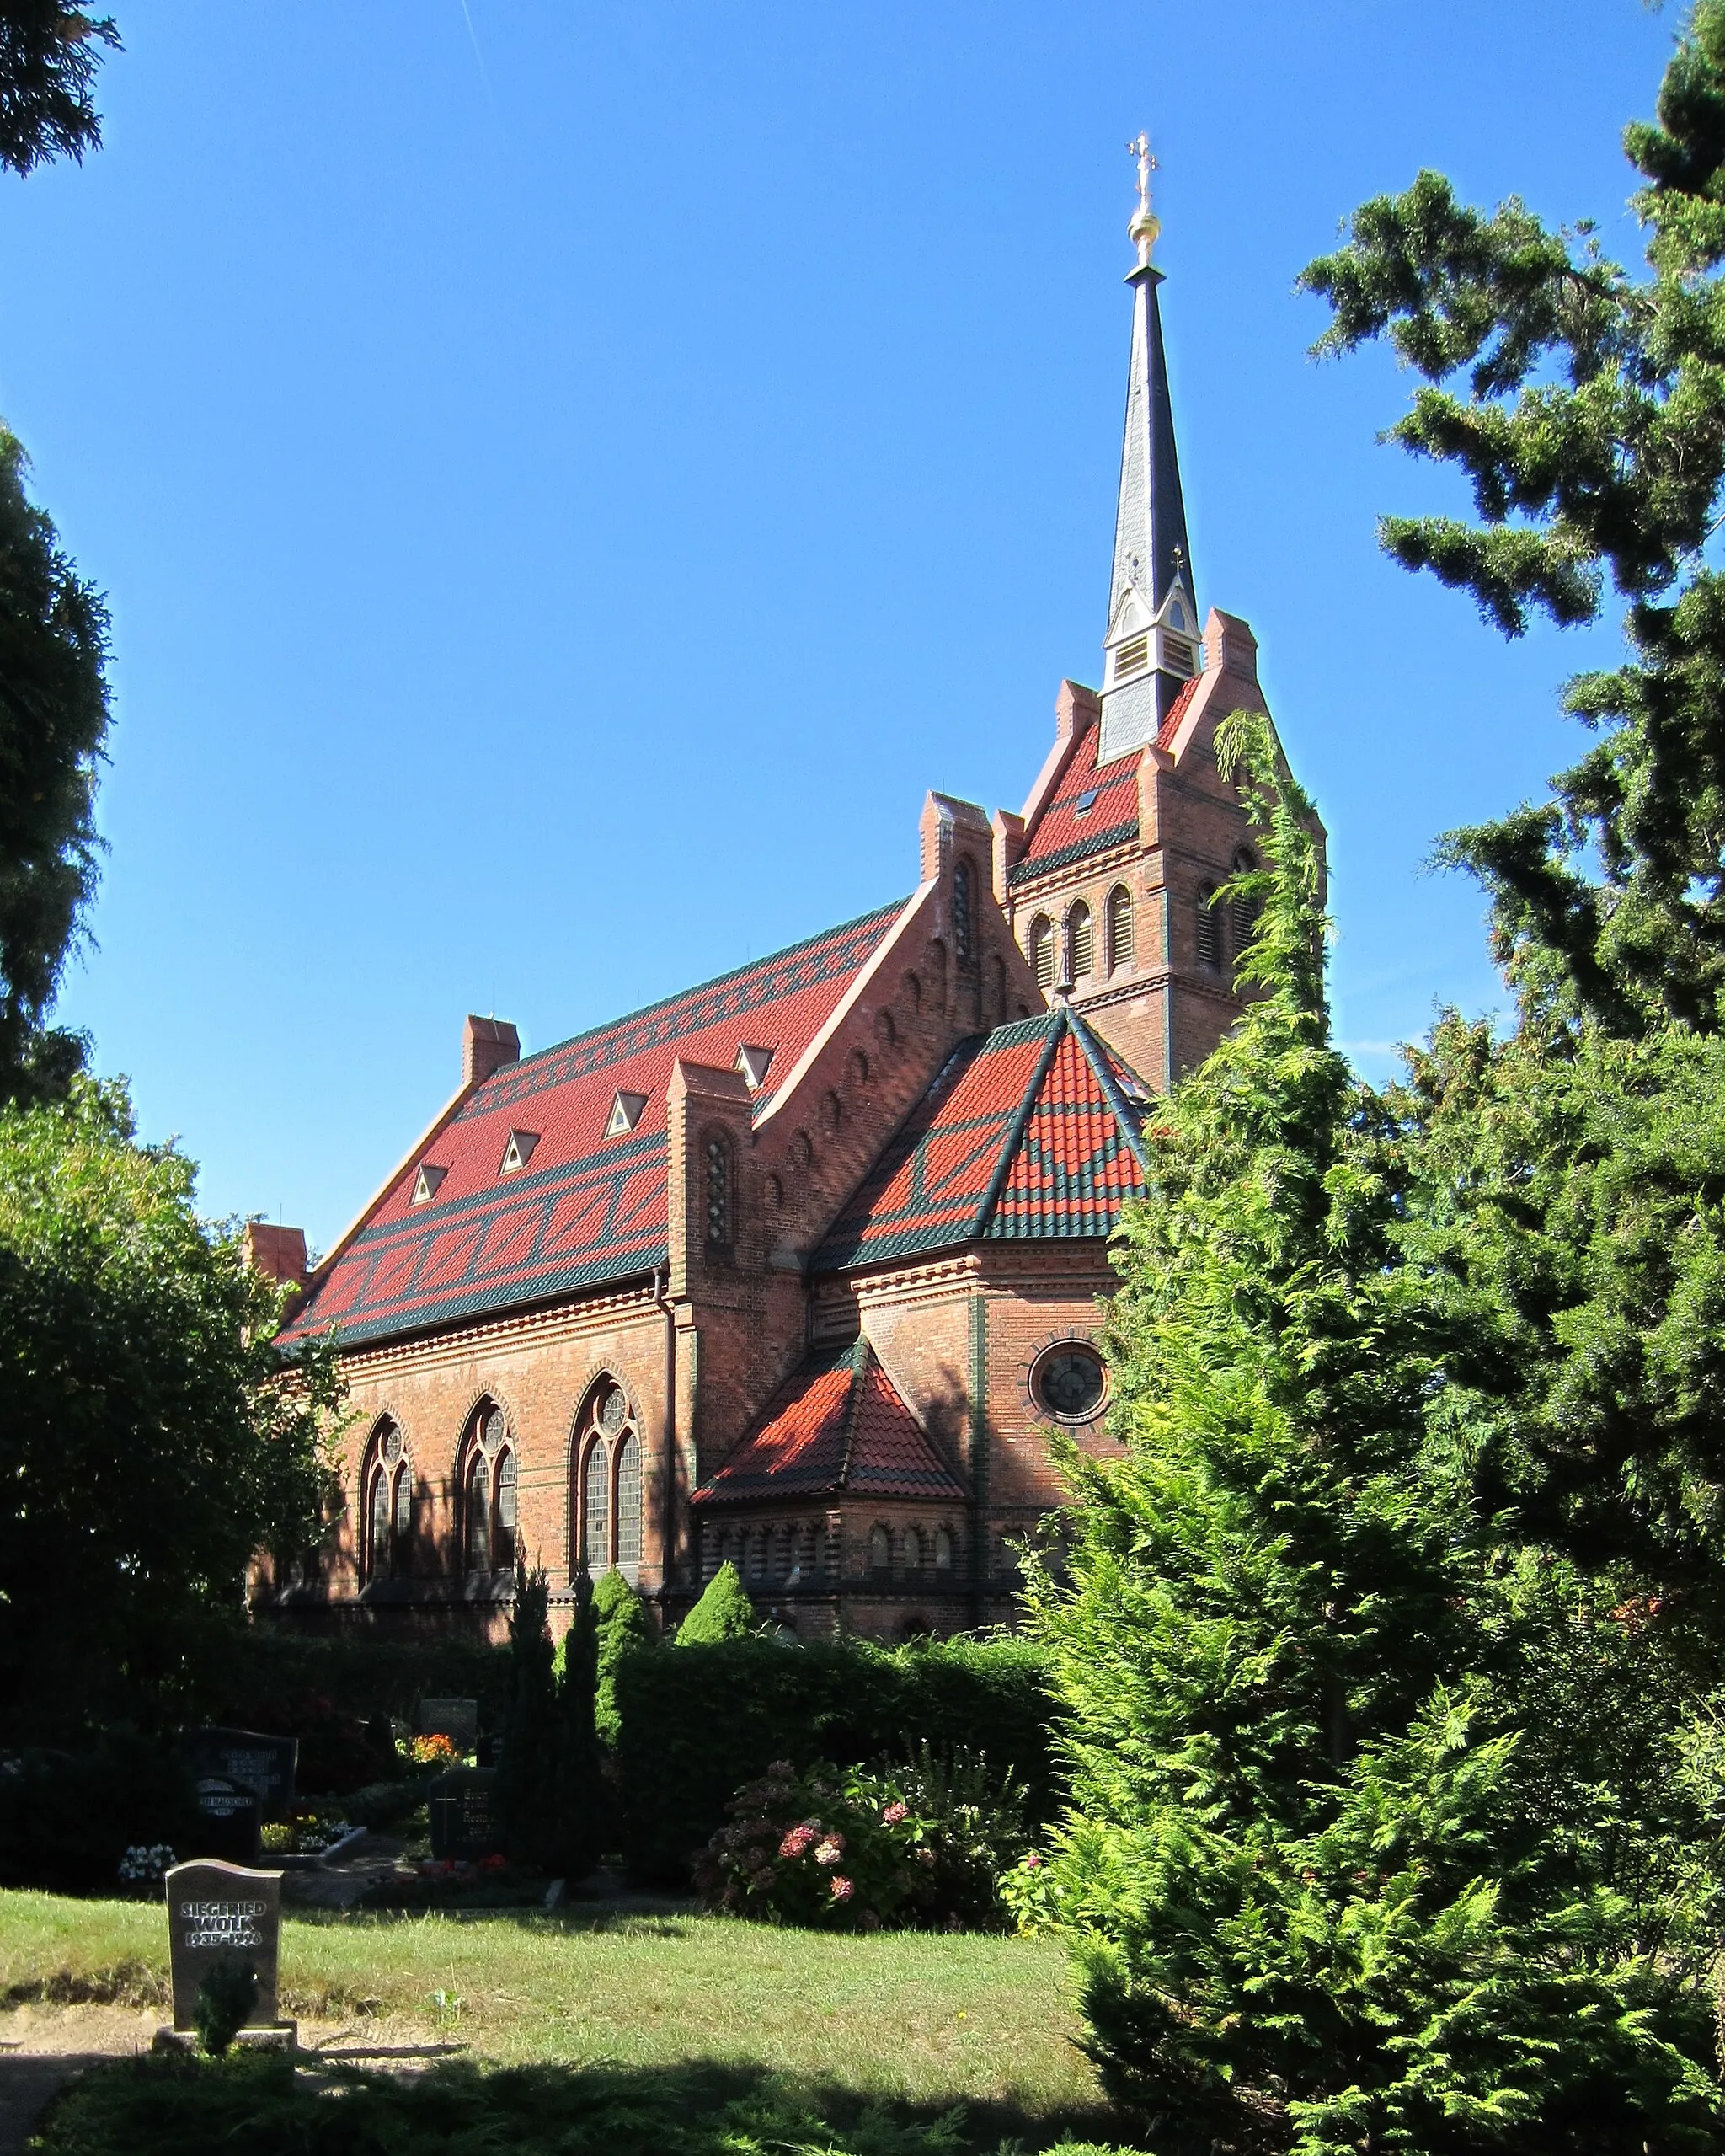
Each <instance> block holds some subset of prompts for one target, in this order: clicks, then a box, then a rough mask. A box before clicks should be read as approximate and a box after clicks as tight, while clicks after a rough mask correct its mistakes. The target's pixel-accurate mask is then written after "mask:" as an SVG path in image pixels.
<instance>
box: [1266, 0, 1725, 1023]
mask: <svg viewBox="0 0 1725 2156" xmlns="http://www.w3.org/2000/svg"><path fill="white" fill-rule="evenodd" d="M1625 147H1626V150H1627V152H1628V155H1629V157H1630V159H1631V161H1632V164H1633V165H1634V167H1635V168H1636V170H1637V173H1638V174H1639V176H1640V179H1641V182H1642V185H1641V186H1640V188H1639V190H1638V191H1637V194H1636V195H1635V197H1634V202H1635V207H1636V209H1637V212H1638V214H1639V216H1640V217H1641V219H1642V223H1643V225H1644V227H1645V228H1646V231H1647V234H1648V243H1647V249H1646V263H1645V267H1644V270H1642V272H1641V273H1640V274H1637V275H1634V276H1632V275H1631V274H1630V273H1629V272H1628V271H1626V270H1625V269H1624V268H1622V267H1621V265H1618V264H1616V263H1615V262H1613V261H1610V259H1607V258H1606V257H1605V255H1604V254H1603V253H1602V252H1601V251H1600V249H1599V245H1598V243H1597V241H1596V239H1595V238H1594V235H1593V233H1592V230H1591V228H1590V227H1588V226H1587V225H1584V224H1581V225H1577V226H1575V227H1572V228H1568V229H1565V230H1562V231H1553V230H1551V229H1550V228H1548V227H1546V226H1545V225H1543V224H1542V223H1541V222H1540V221H1539V219H1538V218H1536V217H1534V216H1533V215H1532V213H1531V212H1530V211H1528V210H1527V209H1526V208H1525V206H1524V205H1523V204H1522V203H1521V202H1519V201H1509V202H1506V203H1503V205H1501V206H1499V207H1498V209H1497V210H1496V211H1493V212H1492V213H1491V214H1489V215H1487V214H1485V213H1483V212H1482V211H1477V210H1474V209H1471V208H1469V207H1467V206H1465V205H1463V204H1462V203H1461V202H1460V201H1457V199H1456V197H1455V191H1454V190H1453V189H1452V188H1451V186H1450V183H1449V181H1448V180H1447V179H1444V178H1443V177H1442V176H1441V175H1440V174H1437V173H1434V172H1423V173H1421V174H1419V176H1418V179H1416V180H1415V182H1414V184H1413V186H1412V187H1410V188H1409V189H1408V190H1407V192H1406V193H1405V194H1402V195H1395V196H1382V197H1380V198H1379V199H1377V200H1376V201H1371V202H1368V203H1366V204H1365V206H1363V207H1362V208H1360V209H1359V210H1358V211H1355V213H1354V217H1353V218H1352V219H1351V221H1350V222H1349V225H1348V234H1347V242H1346V244H1345V245H1344V246H1343V247H1342V248H1341V249H1338V251H1337V252H1336V253H1334V254H1330V255H1327V256H1326V257H1324V258H1323V259H1321V260H1318V261H1316V262H1314V263H1312V264H1311V265H1310V266H1309V267H1308V268H1307V270H1306V272H1305V275H1304V282H1305V284H1306V287H1307V288H1308V289H1309V290H1311V291H1312V292H1316V293H1318V294H1321V295H1322V297H1324V298H1326V299H1327V301H1328V302H1329V303H1330V306H1331V308H1332V313H1333V320H1332V324H1331V327H1330V328H1329V329H1328V330H1327V332H1326V333H1325V334H1324V336H1323V338H1322V340H1321V341H1320V345H1319V349H1320V350H1327V351H1332V352H1341V351H1347V350H1352V349H1354V347H1356V346H1358V345H1361V344H1364V343H1366V342H1369V341H1370V340H1374V339H1376V338H1380V337H1387V338H1388V339H1389V340H1390V342H1391V345H1393V347H1394V349H1395V350H1396V352H1397V356H1399V357H1400V358H1401V359H1402V360H1403V361H1406V362H1407V364H1408V365H1409V366H1411V367H1412V368H1413V370H1414V372H1416V373H1418V375H1419V376H1420V377H1422V378H1423V379H1422V386H1421V387H1420V388H1418V389H1417V390H1416V392H1415V393H1414V397H1413V405H1412V409H1410V410H1409V411H1408V412H1407V415H1405V416H1404V418H1403V419H1402V420H1401V421H1400V422H1399V424H1398V425H1397V426H1396V427H1395V428H1394V429H1393V430H1392V433H1393V435H1394V437H1395V438H1396V439H1397V440H1399V441H1401V442H1402V445H1403V446H1404V447H1406V448H1407V449H1408V450H1409V451H1410V452H1413V454H1414V455H1416V456H1419V457H1430V458H1434V459H1436V460H1438V461H1439V462H1441V463H1446V464H1449V465H1451V466H1453V467H1454V468H1455V469H1456V470H1457V471H1458V472H1459V473H1461V474H1462V476H1463V477H1465V479H1466V480H1467V482H1468V484H1469V485H1470V487H1471V490H1472V495H1473V500H1474V506H1475V510H1476V512H1477V513H1476V518H1475V521H1474V522H1466V521H1464V520H1461V519H1457V518H1452V517H1423V518H1416V519H1409V518H1405V517H1386V519H1385V520H1384V521H1383V523H1382V526H1381V533H1382V538H1383V540H1384V543H1385V545H1386V547H1387V548H1388V549H1389V551H1390V552H1391V554H1393V555H1394V556H1395V557H1396V558H1397V559H1398V560H1400V561H1402V562H1404V563H1406V564H1407V565H1408V566H1410V567H1413V568H1420V569H1428V570H1431V571H1432V572H1433V573H1434V575H1437V576H1438V577H1439V579H1440V580H1442V581H1443V582H1444V583H1445V584H1449V585H1451V586H1456V587H1458V588H1460V589H1461V590H1465V591H1471V593H1472V594H1473V596H1474V597H1475V598H1476V599H1477V602H1479V604H1480V606H1481V607H1482V610H1483V611H1484V612H1485V613H1486V614H1487V617H1488V618H1490V619H1492V620H1493V621H1494V622H1496V623H1498V625H1499V626H1500V627H1501V628H1502V629H1503V630H1504V631H1505V632H1506V633H1507V634H1510V635H1517V634H1520V632H1521V631H1522V629H1524V628H1525V624H1526V622H1527V619H1528V617H1529V615H1530V613H1535V612H1536V613H1544V614H1546V615H1547V616H1548V617H1549V618H1551V619H1552V620H1554V621H1557V622H1559V623H1580V622H1588V621H1592V620H1594V619H1595V618H1598V616H1599V614H1600V613H1601V612H1602V611H1603V610H1604V608H1605V606H1606V605H1607V603H1608V600H1609V599H1610V598H1611V597H1616V598H1617V599H1619V600H1621V602H1623V603H1624V609H1625V611H1624V628H1625V630H1626V637H1627V641H1628V645H1629V656H1628V658H1627V659H1626V662H1625V664H1624V665H1622V666H1618V667H1615V668H1610V669H1606V670H1604V671H1599V672H1596V673H1589V674H1584V675H1583V676H1581V677H1578V679H1576V680H1574V681H1573V682H1571V683H1570V684H1569V687H1568V689H1567V693H1566V697H1565V704H1566V707H1567V709H1568V710H1569V711H1570V712H1571V713H1573V714H1574V715H1575V716H1576V717H1577V718H1578V719H1579V720H1582V721H1583V724H1584V725H1586V726H1588V727H1589V729H1590V730H1592V731H1594V733H1595V734H1596V735H1597V736H1598V739H1597V741H1596V742H1595V744H1594V746H1593V747H1592V748H1590V749H1589V752H1588V753H1587V754H1586V755H1585V756H1584V757H1583V758H1582V760H1581V761H1580V762H1578V763H1577V764H1575V765H1574V766H1573V768H1571V769H1569V770H1567V771H1566V772H1563V773H1560V774H1559V775H1558V776H1557V778H1555V779H1554V780H1553V782H1552V793H1551V797H1550V798H1549V799H1547V800H1545V801H1542V802H1538V803H1533V804H1525V805H1523V806H1522V807H1520V808H1519V809H1518V810H1516V811H1514V812H1513V813H1512V814H1510V815H1509V816H1504V817H1501V818H1499V819H1498V821H1494V822H1491V823H1487V824H1482V825H1480V826H1478V827H1476V828H1474V829H1471V830H1466V831H1461V832H1454V833H1452V834H1451V835H1450V838H1449V840H1448V841H1447V843H1446V848H1445V850H1446V853H1447V855H1448V857H1449V858H1450V859H1453V860H1455V861H1459V862H1463V863H1466V864H1468V865H1470V866H1471V867H1472V868H1473V869H1476V870H1477V873H1478V874H1479V875H1480V876H1481V877H1482V880H1483V881H1484V883H1485V885H1486V887H1487V891H1489V892H1490V894H1491V897H1492V907H1493V931H1494V936H1495V940H1496V944H1497V949H1498V954H1499V955H1500V956H1501V957H1502V958H1503V960H1505V961H1506V962H1507V963H1508V965H1509V967H1510V970H1511V972H1512V976H1513V977H1514V979H1515V981H1516V982H1517V984H1518V986H1519V988H1520V989H1521V991H1522V992H1523V995H1524V998H1525V1000H1526V1001H1527V1003H1528V1004H1529V1005H1530V1007H1532V1006H1543V1007H1547V1008H1556V1009H1558V1010H1560V1011H1565V1012H1575V1011H1582V1012H1585V1013H1588V1014H1591V1015H1593V1016H1594V1017H1597V1018H1599V1019H1601V1020H1602V1021H1603V1022H1604V1023H1605V1024H1606V1025H1608V1026H1609V1027H1610V1029H1611V1030H1613V1031H1615V1032H1618V1033H1623V1034H1631V1033H1635V1032H1639V1031H1642V1030H1646V1029H1647V1028H1648V1027H1649V1026H1651V1025H1658V1023H1660V1022H1661V1021H1662V1020H1663V1019H1667V1018H1674V1019H1680V1020H1682V1021H1684V1022H1685V1023H1687V1024H1690V1025H1698V1026H1702V1027H1706V1028H1708V1029H1716V1028H1717V1027H1718V1026H1719V1025H1720V1024H1721V1019H1722V996H1725V572H1722V570H1721V568H1720V566H1719V556H1718V536H1717V535H1718V532H1719V527H1720V522H1721V515H1722V509H1725V502H1722V484H1725V275H1722V271H1725V0H1696V6H1695V8H1694V9H1693V12H1692V14H1691V16H1690V21H1689V24H1688V27H1687V29H1686V30H1685V35H1684V36H1683V37H1682V39H1681V40H1680V44H1679V45H1678V49H1677V51H1676V53H1675V55H1674V58H1673V60H1672V62H1671V64H1670V67H1669V69H1668V71H1667V72H1666V75H1665V78H1664V84H1663V86H1662V88H1661V89H1660V93H1659V99H1658V120H1657V121H1656V122H1639V121H1638V122H1637V123H1636V124H1635V125H1633V126H1631V127H1630V128H1629V129H1628V130H1627V131H1626V136H1625Z"/></svg>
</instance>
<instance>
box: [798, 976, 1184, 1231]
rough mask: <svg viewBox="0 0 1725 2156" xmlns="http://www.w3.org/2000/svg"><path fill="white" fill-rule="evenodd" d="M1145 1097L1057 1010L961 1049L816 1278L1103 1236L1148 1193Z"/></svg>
mask: <svg viewBox="0 0 1725 2156" xmlns="http://www.w3.org/2000/svg"><path fill="white" fill-rule="evenodd" d="M1150 1097H1151V1096H1150V1094H1149V1093H1148V1091H1147V1090H1146V1088H1145V1086H1144V1085H1143V1083H1141V1081H1140V1079H1139V1078H1137V1077H1136V1076H1135V1073H1133V1072H1132V1071H1131V1070H1130V1068H1129V1067H1127V1066H1126V1065H1125V1064H1124V1062H1121V1061H1120V1059H1119V1057H1117V1056H1116V1055H1114V1053H1113V1051H1111V1050H1110V1049H1109V1048H1108V1046H1107V1044H1106V1043H1105V1042H1103V1041H1101V1040H1099V1039H1098V1038H1097V1035H1095V1034H1094V1033H1093V1032H1092V1031H1091V1030H1090V1028H1089V1027H1088V1026H1087V1025H1085V1023H1084V1021H1083V1019H1081V1018H1080V1017H1078V1016H1077V1014H1076V1013H1075V1012H1074V1011H1072V1010H1071V1008H1070V1007H1069V1006H1067V1005H1065V1004H1064V1003H1060V1004H1057V1005H1056V1006H1055V1008H1054V1009H1053V1010H1051V1011H1046V1012H1044V1013H1042V1014H1039V1016H1037V1017H1035V1018H1028V1019H1020V1020H1019V1021H1018V1023H1017V1025H1003V1026H1001V1027H999V1028H998V1029H997V1030H996V1031H994V1032H993V1033H988V1034H982V1035H977V1036H976V1037H975V1038H974V1039H972V1040H969V1041H964V1042H963V1043H961V1045H960V1046H959V1047H958V1048H957V1049H956V1050H955V1051H953V1056H952V1057H951V1059H950V1060H949V1061H948V1064H947V1066H946V1067H945V1069H944V1070H943V1072H942V1073H941V1074H940V1076H939V1078H937V1079H936V1081H935V1083H934V1084H933V1085H932V1087H931V1088H930V1089H929V1090H928V1092H927V1094H925V1095H924V1096H923V1098H922V1100H921V1103H920V1104H919V1105H918V1106H917V1107H916V1108H915V1109H914V1110H912V1111H911V1115H910V1116H909V1118H908V1119H907V1121H905V1125H904V1126H903V1128H902V1129H901V1130H900V1132H899V1134H898V1136H897V1137H896V1138H895V1140H894V1141H893V1143H892V1144H891V1145H890V1146H889V1148H888V1149H887V1151H886V1152H885V1153H884V1154H883V1155H882V1157H881V1158H880V1160H879V1163H878V1164H877V1165H876V1167H875V1168H874V1169H873V1171H872V1173H871V1174H869V1175H868V1177H867V1178H865V1180H864V1181H863V1185H862V1186H861V1188H860V1189H859V1190H857V1193H856V1195H855V1196H853V1197H852V1199H851V1201H849V1203H848V1204H847V1205H846V1207H845V1209H844V1211H843V1212H841V1214H840V1216H839V1217H838V1220H837V1221H836V1223H835V1224H834V1227H833V1229H832V1232H831V1233H830V1234H829V1235H828V1237H827V1238H826V1240H825V1243H824V1244H822V1246H821V1248H820V1250H819V1251H818V1252H817V1253H816V1255H815V1257H814V1261H813V1264H812V1266H811V1270H812V1271H841V1270H843V1269H845V1268H848V1267H850V1266H853V1265H870V1264H873V1263H875V1262H877V1261H880V1260H888V1259H893V1258H904V1257H911V1256H915V1255H919V1254H920V1253H921V1252H923V1251H927V1250H937V1249H945V1248H947V1247H948V1246H950V1245H952V1244H959V1243H971V1242H976V1241H979V1240H1004V1239H1010V1238H1063V1237H1067V1236H1089V1235H1107V1234H1108V1233H1109V1232H1110V1231H1111V1229H1112V1228H1113V1227H1114V1222H1115V1221H1116V1220H1118V1219H1119V1212H1120V1207H1121V1206H1122V1205H1123V1204H1124V1201H1126V1200H1127V1199H1128V1198H1129V1197H1133V1196H1136V1195H1137V1194H1138V1193H1139V1192H1140V1190H1142V1189H1143V1186H1144V1174H1143V1153H1142V1150H1141V1146H1142V1142H1141V1139H1140V1126H1141V1122H1142V1119H1143V1112H1144V1109H1145V1107H1146V1105H1147V1103H1148V1101H1149V1099H1150Z"/></svg>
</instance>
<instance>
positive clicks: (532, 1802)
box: [496, 1562, 562, 1870]
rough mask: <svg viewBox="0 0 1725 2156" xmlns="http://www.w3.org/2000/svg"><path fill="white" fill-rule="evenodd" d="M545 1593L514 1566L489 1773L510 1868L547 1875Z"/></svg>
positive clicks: (554, 1805)
mask: <svg viewBox="0 0 1725 2156" xmlns="http://www.w3.org/2000/svg"><path fill="white" fill-rule="evenodd" d="M550 1602H551V1593H550V1586H549V1583H548V1581H547V1579H546V1576H545V1574H544V1573H543V1572H542V1571H540V1570H535V1571H531V1572H530V1571H529V1570H527V1568H526V1565H524V1564H521V1563H520V1562H517V1564H516V1566H515V1607H514V1608H513V1609H512V1610H511V1611H510V1619H509V1656H510V1683H509V1710H508V1715H507V1717H506V1719H505V1723H504V1730H503V1757H502V1758H501V1760H500V1761H499V1763H498V1770H497V1793H496V1804H497V1824H498V1830H499V1836H500V1838H501V1840H502V1843H503V1853H504V1854H505V1856H506V1857H507V1858H508V1859H510V1862H511V1863H512V1864H532V1865H536V1866H537V1867H538V1868H539V1869H540V1870H555V1869H556V1868H557V1865H558V1859H559V1858H560V1856H561V1854H562V1850H561V1847H560V1843H561V1841H562V1835H561V1832H560V1831H559V1821H558V1750H559V1740H560V1736H561V1731H560V1730H559V1727H558V1723H559V1716H558V1694H557V1678H556V1675H555V1672H554V1669H553V1649H552V1645H551V1629H550V1626H549V1624H547V1613H548V1611H549V1608H550Z"/></svg>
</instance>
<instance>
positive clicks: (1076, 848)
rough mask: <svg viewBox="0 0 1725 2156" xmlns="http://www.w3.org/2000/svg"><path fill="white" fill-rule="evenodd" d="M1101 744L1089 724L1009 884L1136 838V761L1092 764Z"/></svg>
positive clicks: (1098, 730)
mask: <svg viewBox="0 0 1725 2156" xmlns="http://www.w3.org/2000/svg"><path fill="white" fill-rule="evenodd" d="M1101 746H1102V729H1101V727H1099V726H1094V725H1092V726H1091V727H1090V728H1089V729H1088V730H1087V732H1086V734H1085V736H1084V740H1083V741H1082V742H1081V745H1080V746H1079V749H1078V752H1077V753H1076V755H1075V756H1074V757H1073V758H1072V761H1071V763H1070V764H1068V765H1067V767H1066V770H1065V775H1064V776H1063V777H1062V778H1061V780H1060V786H1059V788H1058V789H1057V790H1056V792H1055V797H1054V799H1053V800H1051V801H1050V802H1049V805H1048V806H1047V807H1046V808H1045V809H1044V811H1043V812H1042V814H1041V815H1040V816H1039V817H1038V818H1037V820H1036V826H1035V828H1034V829H1033V831H1032V832H1031V833H1030V836H1029V840H1028V844H1027V845H1026V847H1025V848H1024V855H1023V859H1022V860H1020V861H1018V862H1017V864H1015V865H1014V867H1013V869H1012V875H1011V877H1010V878H1009V880H1010V881H1011V882H1012V883H1022V882H1024V881H1026V880H1028V878H1029V877H1031V876H1034V875H1046V874H1047V873H1048V871H1049V870H1050V869H1063V868H1065V866H1066V864H1067V863H1068V862H1070V861H1081V860H1083V859H1086V858H1087V856H1088V855H1090V854H1092V853H1105V852H1106V851H1107V850H1108V848H1109V847H1111V846H1124V845H1126V844H1128V843H1130V842H1131V841H1132V840H1134V839H1135V838H1136V837H1137V836H1138V764H1139V757H1138V755H1136V754H1135V755H1132V756H1123V757H1118V758H1117V759H1116V760H1115V761H1114V762H1112V763H1106V764H1101V765H1098V763H1097V760H1096V759H1097V750H1098V749H1099V748H1100V747H1101Z"/></svg>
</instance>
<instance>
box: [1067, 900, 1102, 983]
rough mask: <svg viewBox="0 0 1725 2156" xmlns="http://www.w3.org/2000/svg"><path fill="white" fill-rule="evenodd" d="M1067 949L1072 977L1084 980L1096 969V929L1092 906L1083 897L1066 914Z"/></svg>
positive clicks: (1076, 979)
mask: <svg viewBox="0 0 1725 2156" xmlns="http://www.w3.org/2000/svg"><path fill="white" fill-rule="evenodd" d="M1066 938H1067V943H1066V949H1067V953H1068V955H1069V956H1070V958H1071V965H1072V978H1073V979H1074V980H1075V981H1083V980H1086V979H1087V978H1088V976H1090V975H1091V974H1092V973H1093V972H1095V971H1096V930H1095V927H1094V925H1093V924H1092V921H1091V918H1090V908H1089V907H1087V905H1086V904H1085V903H1084V901H1083V900H1082V899H1080V900H1079V901H1078V903H1077V904H1076V906H1075V907H1073V908H1072V910H1071V912H1070V913H1069V914H1068V915H1067V916H1066Z"/></svg>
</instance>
